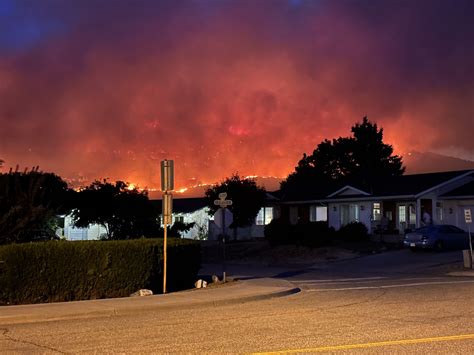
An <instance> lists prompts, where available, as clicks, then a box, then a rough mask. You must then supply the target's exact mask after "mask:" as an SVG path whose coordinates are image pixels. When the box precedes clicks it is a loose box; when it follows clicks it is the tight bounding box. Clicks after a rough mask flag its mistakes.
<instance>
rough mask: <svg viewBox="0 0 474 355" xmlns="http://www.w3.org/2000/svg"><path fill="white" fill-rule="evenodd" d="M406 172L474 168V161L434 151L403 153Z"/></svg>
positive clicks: (417, 172)
mask: <svg viewBox="0 0 474 355" xmlns="http://www.w3.org/2000/svg"><path fill="white" fill-rule="evenodd" d="M403 163H404V165H405V166H406V168H407V169H406V172H405V174H419V173H432V172H437V171H450V170H466V169H474V161H470V160H464V159H459V158H454V157H449V156H446V155H442V154H437V153H432V152H424V153H422V152H411V153H407V154H404V155H403Z"/></svg>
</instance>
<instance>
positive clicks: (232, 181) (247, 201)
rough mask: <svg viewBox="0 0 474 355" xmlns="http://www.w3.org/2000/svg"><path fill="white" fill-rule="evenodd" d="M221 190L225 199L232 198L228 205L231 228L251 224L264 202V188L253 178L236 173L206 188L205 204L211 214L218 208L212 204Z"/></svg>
mask: <svg viewBox="0 0 474 355" xmlns="http://www.w3.org/2000/svg"><path fill="white" fill-rule="evenodd" d="M221 192H226V193H227V199H230V200H232V205H231V206H230V207H228V208H229V210H230V211H231V212H232V213H233V215H234V221H233V223H232V225H231V226H230V227H231V228H237V227H245V226H249V225H251V224H252V223H253V222H254V220H255V217H256V216H257V214H258V212H259V211H260V208H261V207H262V206H263V205H264V203H265V189H264V188H262V187H259V186H257V184H256V182H255V180H252V179H245V178H241V177H240V176H239V175H238V174H237V173H236V174H233V175H232V176H231V177H229V178H226V179H225V180H224V181H223V182H221V183H219V184H216V185H214V186H213V187H210V188H208V189H207V190H206V192H205V194H206V200H207V206H208V207H209V210H210V214H211V215H214V213H216V211H217V210H218V208H219V207H218V206H216V205H214V201H215V200H217V199H218V198H219V194H220V193H221Z"/></svg>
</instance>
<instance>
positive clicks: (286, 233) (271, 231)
mask: <svg viewBox="0 0 474 355" xmlns="http://www.w3.org/2000/svg"><path fill="white" fill-rule="evenodd" d="M294 229H295V228H294V226H292V225H290V223H289V222H287V221H285V220H283V218H275V219H273V220H272V221H271V222H270V223H269V224H267V225H266V226H265V229H264V235H265V238H266V239H267V240H268V242H269V243H270V245H272V246H275V245H282V244H292V243H295V240H294V238H293V232H294Z"/></svg>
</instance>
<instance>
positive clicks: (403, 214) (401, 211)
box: [398, 205, 407, 223]
mask: <svg viewBox="0 0 474 355" xmlns="http://www.w3.org/2000/svg"><path fill="white" fill-rule="evenodd" d="M398 221H399V222H400V223H406V221H407V209H406V206H405V205H400V206H398Z"/></svg>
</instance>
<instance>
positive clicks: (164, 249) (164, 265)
mask: <svg viewBox="0 0 474 355" xmlns="http://www.w3.org/2000/svg"><path fill="white" fill-rule="evenodd" d="M164 226H165V230H164V238H163V293H166V249H167V248H166V237H167V235H166V234H167V229H168V228H167V224H166V223H165V224H164Z"/></svg>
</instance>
